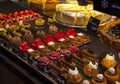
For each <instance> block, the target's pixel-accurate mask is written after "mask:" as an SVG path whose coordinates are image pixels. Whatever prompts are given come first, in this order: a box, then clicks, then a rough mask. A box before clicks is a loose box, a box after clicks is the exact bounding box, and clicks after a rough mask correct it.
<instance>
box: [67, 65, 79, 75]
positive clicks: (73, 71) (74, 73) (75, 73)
mask: <svg viewBox="0 0 120 84" xmlns="http://www.w3.org/2000/svg"><path fill="white" fill-rule="evenodd" d="M69 74H71V75H73V76H74V75H77V74H78V69H77V67H75V70H72V69H69Z"/></svg>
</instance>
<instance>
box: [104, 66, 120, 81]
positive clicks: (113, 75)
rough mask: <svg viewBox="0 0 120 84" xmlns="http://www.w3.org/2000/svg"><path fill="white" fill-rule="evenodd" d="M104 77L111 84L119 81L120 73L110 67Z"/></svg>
mask: <svg viewBox="0 0 120 84" xmlns="http://www.w3.org/2000/svg"><path fill="white" fill-rule="evenodd" d="M104 75H105V77H106V79H107V80H108V82H109V83H115V81H118V80H119V73H118V72H117V71H116V70H115V68H113V67H110V68H109V69H108V70H106V71H105V72H104Z"/></svg>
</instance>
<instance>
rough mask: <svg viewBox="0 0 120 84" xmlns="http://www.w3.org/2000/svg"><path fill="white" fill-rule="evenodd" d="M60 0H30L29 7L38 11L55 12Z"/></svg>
mask: <svg viewBox="0 0 120 84" xmlns="http://www.w3.org/2000/svg"><path fill="white" fill-rule="evenodd" d="M58 3H60V0H42V1H41V0H28V5H29V6H30V7H32V8H36V9H38V10H55V7H56V5H57V4H58Z"/></svg>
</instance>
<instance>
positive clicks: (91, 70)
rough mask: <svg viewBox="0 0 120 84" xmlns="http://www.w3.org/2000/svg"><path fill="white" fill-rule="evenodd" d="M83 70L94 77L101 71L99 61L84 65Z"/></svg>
mask: <svg viewBox="0 0 120 84" xmlns="http://www.w3.org/2000/svg"><path fill="white" fill-rule="evenodd" d="M83 71H84V73H85V75H86V76H88V77H94V76H95V75H97V74H98V72H99V69H98V63H97V62H93V61H90V62H89V63H88V64H86V65H85V66H84V68H83Z"/></svg>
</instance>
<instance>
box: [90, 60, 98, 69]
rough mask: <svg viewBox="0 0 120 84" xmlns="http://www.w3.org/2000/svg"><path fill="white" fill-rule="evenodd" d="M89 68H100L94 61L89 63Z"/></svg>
mask: <svg viewBox="0 0 120 84" xmlns="http://www.w3.org/2000/svg"><path fill="white" fill-rule="evenodd" d="M89 67H90V68H91V69H97V68H98V63H97V62H95V64H93V63H92V61H90V62H89Z"/></svg>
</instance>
